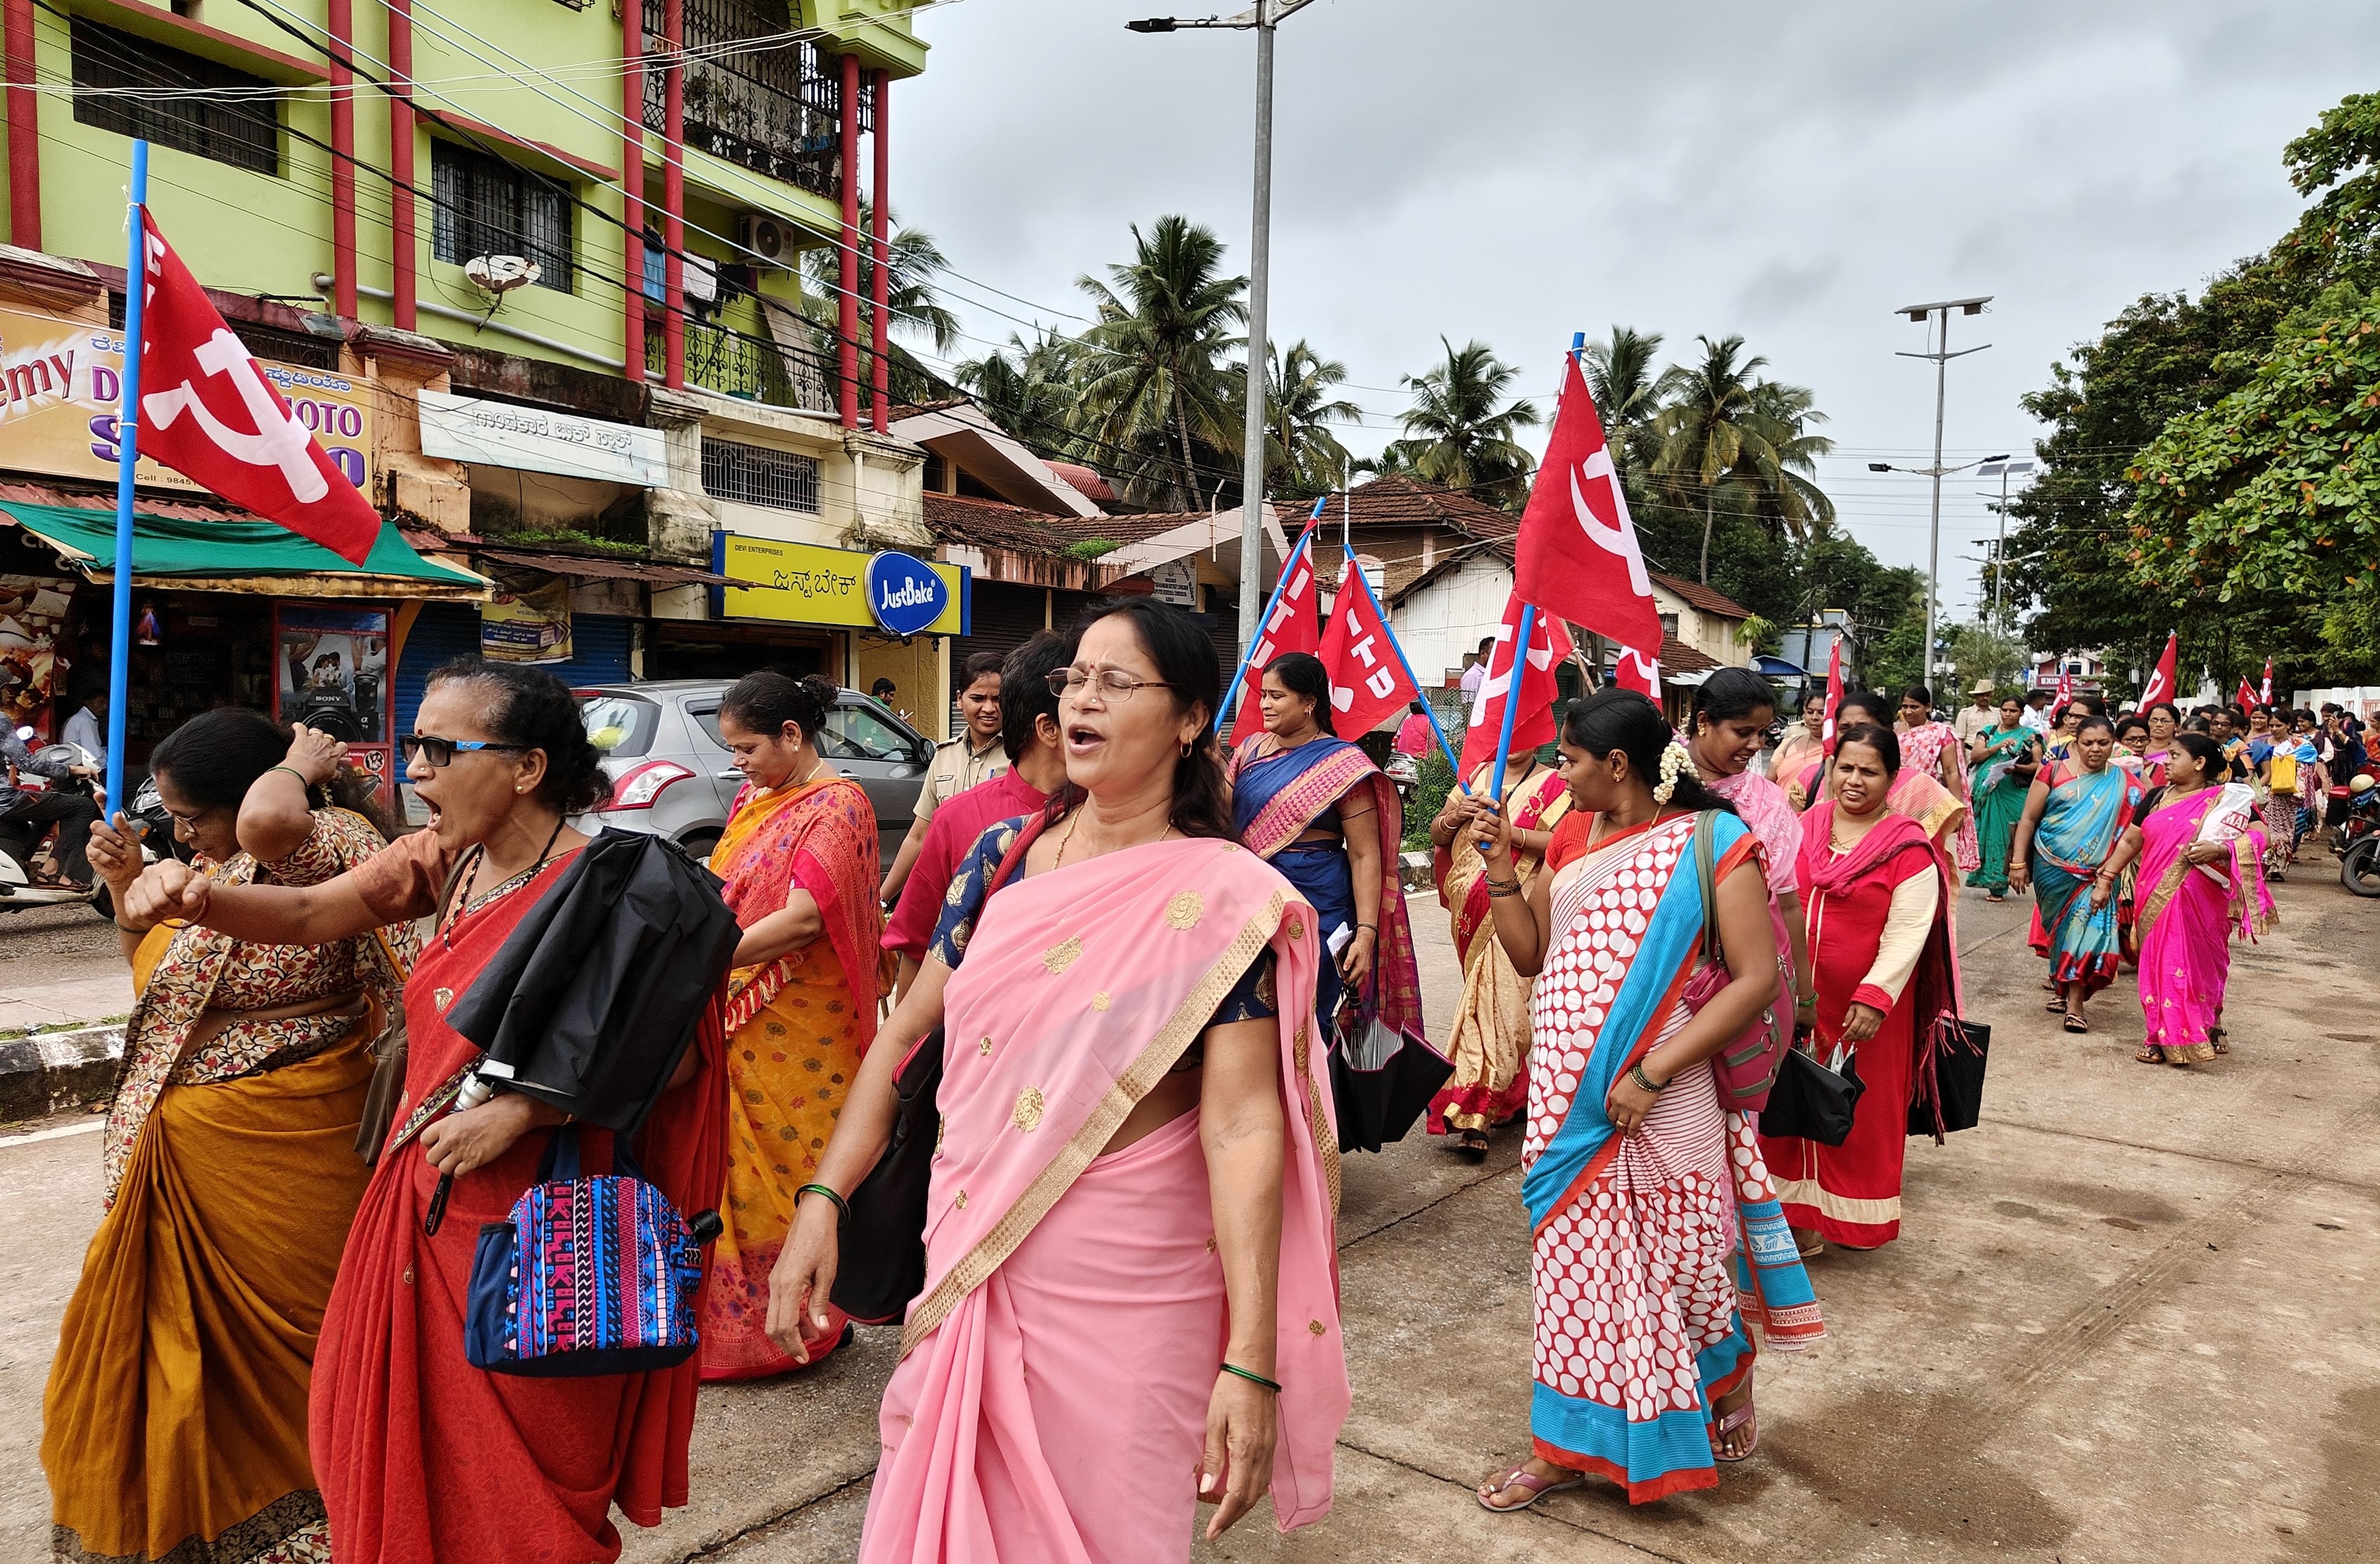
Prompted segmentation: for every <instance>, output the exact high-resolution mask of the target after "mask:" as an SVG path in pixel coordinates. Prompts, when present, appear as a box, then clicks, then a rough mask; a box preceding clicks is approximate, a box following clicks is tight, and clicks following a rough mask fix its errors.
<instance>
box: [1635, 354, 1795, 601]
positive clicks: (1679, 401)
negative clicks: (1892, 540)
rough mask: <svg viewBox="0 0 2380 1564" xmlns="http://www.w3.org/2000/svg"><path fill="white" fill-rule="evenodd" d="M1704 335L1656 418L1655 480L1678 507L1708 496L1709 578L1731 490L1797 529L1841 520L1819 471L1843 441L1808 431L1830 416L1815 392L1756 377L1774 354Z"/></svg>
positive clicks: (1735, 505)
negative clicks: (1749, 352)
mask: <svg viewBox="0 0 2380 1564" xmlns="http://www.w3.org/2000/svg"><path fill="white" fill-rule="evenodd" d="M1696 340H1697V341H1699V342H1700V343H1701V344H1702V348H1703V359H1702V362H1701V363H1699V364H1697V365H1695V366H1694V367H1692V368H1689V369H1687V370H1686V371H1685V372H1684V373H1683V374H1682V376H1681V378H1680V379H1679V381H1678V382H1677V384H1676V386H1675V389H1674V391H1673V393H1672V395H1671V396H1670V398H1669V400H1668V401H1667V403H1666V405H1665V406H1664V407H1663V408H1662V409H1661V411H1660V415H1659V417H1658V421H1657V422H1656V425H1655V428H1656V431H1657V433H1658V438H1659V446H1658V451H1657V452H1656V454H1655V456H1654V458H1653V481H1654V483H1655V484H1656V486H1658V487H1659V488H1660V489H1662V490H1663V491H1664V493H1665V495H1666V497H1667V498H1668V499H1669V501H1670V504H1671V505H1673V506H1677V507H1684V506H1685V505H1688V504H1692V503H1695V502H1698V508H1699V509H1700V510H1701V512H1702V519H1703V529H1702V548H1701V551H1700V564H1699V567H1698V569H1699V576H1700V580H1702V581H1703V583H1704V584H1705V585H1708V584H1709V583H1710V579H1711V538H1712V535H1713V533H1714V532H1716V531H1717V529H1718V519H1719V514H1720V510H1721V501H1722V499H1723V498H1724V499H1725V500H1726V502H1727V505H1726V508H1727V509H1729V510H1730V512H1741V513H1742V514H1744V515H1747V516H1751V517H1755V518H1756V519H1763V520H1765V521H1773V522H1774V523H1775V524H1776V525H1777V526H1778V528H1779V531H1781V532H1783V533H1785V534H1786V535H1789V536H1801V535H1805V534H1806V533H1808V532H1810V531H1811V529H1812V528H1813V527H1814V526H1815V525H1820V524H1823V522H1824V521H1826V520H1830V519H1832V517H1833V514H1834V507H1833V505H1832V504H1831V502H1829V501H1828V499H1827V497H1826V495H1824V494H1823V493H1821V492H1820V491H1819V489H1818V487H1817V485H1816V483H1815V481H1814V479H1813V475H1814V474H1815V470H1816V458H1818V457H1819V456H1822V455H1824V454H1825V453H1826V452H1828V451H1829V450H1831V449H1833V442H1831V441H1829V440H1827V439H1825V438H1824V437H1822V436H1819V435H1815V434H1809V433H1808V432H1807V426H1808V425H1810V424H1812V423H1817V422H1824V421H1825V416H1826V415H1824V414H1823V413H1820V412H1818V411H1817V410H1816V409H1815V400H1816V398H1815V396H1814V395H1813V394H1812V393H1811V392H1809V391H1807V390H1806V389H1803V387H1800V386H1791V385H1777V384H1775V383H1773V382H1769V381H1761V380H1755V378H1754V376H1755V374H1756V373H1757V372H1758V371H1760V370H1761V369H1763V368H1766V367H1767V362H1768V360H1767V359H1765V358H1762V357H1760V356H1759V355H1757V354H1755V355H1753V356H1751V357H1750V358H1746V357H1744V354H1743V337H1741V336H1725V337H1721V338H1719V339H1718V340H1717V341H1714V340H1712V339H1711V338H1710V337H1708V336H1704V337H1698V338H1697V339H1696Z"/></svg>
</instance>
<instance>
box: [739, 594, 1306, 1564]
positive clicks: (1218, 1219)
mask: <svg viewBox="0 0 2380 1564" xmlns="http://www.w3.org/2000/svg"><path fill="white" fill-rule="evenodd" d="M1051 678H1052V683H1053V687H1055V686H1056V685H1058V684H1059V683H1061V682H1062V684H1063V689H1062V698H1061V702H1060V707H1059V717H1060V726H1061V727H1062V729H1063V730H1064V734H1065V743H1066V756H1067V776H1068V786H1067V788H1065V789H1064V790H1063V791H1062V792H1061V793H1060V794H1059V795H1058V796H1057V797H1056V799H1055V800H1053V801H1052V803H1051V805H1050V810H1049V811H1048V812H1047V813H1042V814H1037V815H1034V816H1030V817H1028V818H1026V819H1023V820H1017V821H1009V822H1004V823H1002V824H1001V825H995V826H993V827H992V828H991V829H990V830H989V831H987V832H986V833H985V834H984V836H983V837H982V838H981V839H980V840H979V841H978V843H977V847H976V849H975V851H974V853H973V854H972V855H971V857H970V858H969V860H968V861H966V862H965V864H964V865H963V866H962V868H961V869H960V871H959V873H958V874H956V875H955V876H954V877H953V881H952V886H951V890H950V891H949V893H948V894H947V896H946V898H945V906H944V911H943V916H942V920H941V925H940V926H939V927H938V929H937V931H936V936H935V941H934V944H933V946H932V947H931V948H930V950H929V954H928V956H927V959H926V961H925V963H924V965H923V966H922V967H921V968H920V970H919V973H918V977H917V982H916V984H914V985H913V986H912V987H911V989H910V991H909V994H908V996H907V997H906V998H905V999H904V1000H903V1001H902V1004H901V1006H900V1008H898V1009H897V1010H895V1012H894V1013H893V1015H892V1018H891V1020H888V1021H887V1022H886V1023H885V1029H884V1031H883V1032H880V1034H879V1037H878V1042H877V1045H876V1047H875V1049H874V1050H873V1051H872V1052H870V1054H869V1055H868V1060H867V1062H866V1064H865V1065H863V1067H862V1069H861V1071H860V1075H859V1078H858V1080H857V1081H856V1084H855V1085H854V1088H853V1091H852V1094H851V1097H850V1099H849V1101H848V1102H846V1104H845V1105H844V1111H843V1116H842V1118H841V1119H840V1120H839V1121H838V1123H837V1125H836V1129H835V1133H834V1138H833V1140H832V1142H830V1143H829V1145H828V1147H827V1151H826V1155H825V1156H824V1158H823V1159H822V1160H821V1161H820V1166H819V1169H818V1182H817V1183H816V1184H813V1185H811V1186H808V1187H807V1189H806V1190H805V1191H804V1194H805V1196H806V1197H807V1198H805V1199H804V1200H803V1201H802V1203H801V1207H800V1212H799V1215H798V1216H797V1217H796V1219H795V1230H794V1233H793V1236H792V1238H791V1239H790V1240H788V1241H787V1243H786V1245H785V1249H784V1251H783V1255H782V1256H781V1258H780V1259H779V1262H778V1265H777V1268H776V1271H775V1274H774V1275H773V1277H772V1278H771V1302H770V1329H771V1334H772V1335H775V1336H777V1337H778V1338H779V1339H781V1340H783V1341H784V1342H785V1343H786V1344H787V1346H788V1349H789V1350H794V1351H795V1352H797V1353H798V1352H806V1351H807V1350H814V1349H815V1347H816V1346H817V1345H820V1344H821V1338H822V1337H823V1336H824V1334H825V1331H826V1328H827V1324H828V1321H829V1319H830V1315H829V1314H828V1312H827V1310H826V1308H825V1303H826V1299H827V1296H828V1293H829V1291H830V1289H832V1283H833V1277H834V1274H835V1270H836V1266H837V1262H838V1259H839V1254H840V1245H841V1238H840V1231H839V1227H840V1225H839V1221H838V1208H839V1207H841V1206H842V1205H843V1204H844V1197H846V1196H847V1195H848V1194H849V1193H850V1192H851V1191H853V1190H854V1189H856V1187H857V1186H858V1184H859V1182H860V1181H861V1179H864V1178H865V1177H866V1175H867V1174H868V1171H869V1169H870V1168H871V1167H873V1166H874V1165H875V1163H876V1161H877V1159H878V1158H879V1157H880V1155H882V1153H883V1148H884V1146H885V1144H886V1143H887V1138H888V1135H889V1133H890V1131H891V1129H892V1123H893V1119H894V1109H895V1102H894V1093H893V1089H892V1083H893V1080H894V1077H895V1075H896V1072H897V1066H898V1064H899V1062H900V1057H901V1056H902V1055H904V1054H905V1053H906V1052H907V1051H908V1049H909V1046H910V1045H911V1044H913V1043H914V1042H916V1041H917V1039H919V1038H922V1037H924V1036H925V1035H926V1034H927V1032H929V1030H930V1029H931V1028H933V1027H934V1026H936V1025H940V1026H941V1028H942V1031H943V1035H944V1038H945V1040H946V1041H945V1045H944V1049H943V1055H942V1057H943V1066H942V1069H943V1073H942V1077H941V1085H940V1088H939V1090H938V1092H937V1094H936V1105H937V1106H938V1107H939V1109H940V1113H941V1133H940V1136H939V1138H938V1140H937V1142H936V1149H935V1152H934V1155H933V1161H932V1172H931V1181H930V1186H929V1194H928V1199H927V1216H926V1226H925V1234H924V1238H925V1247H926V1278H925V1287H924V1290H923V1291H922V1292H921V1293H920V1294H919V1295H918V1296H917V1299H916V1300H915V1301H913V1302H912V1303H911V1304H910V1305H909V1309H908V1313H907V1318H906V1321H905V1324H904V1326H903V1329H902V1333H901V1350H902V1361H901V1363H900V1366H899V1367H898V1368H897V1369H896V1370H895V1371H894V1372H893V1375H892V1381H891V1383H890V1384H889V1385H888V1386H887V1387H885V1392H884V1404H883V1411H882V1416H881V1436H882V1440H883V1457H882V1460H881V1462H880V1465H879V1466H878V1469H877V1472H876V1481H875V1487H874V1490H873V1492H872V1494H871V1496H870V1497H869V1500H868V1521H867V1527H866V1530H865V1532H864V1533H863V1535H862V1537H861V1541H860V1552H859V1557H860V1559H861V1560H862V1564H938V1561H948V1564H1043V1561H1050V1564H1127V1561H1129V1564H1140V1561H1144V1560H1148V1561H1155V1560H1167V1559H1187V1558H1188V1557H1189V1553H1190V1546H1191V1539H1192V1526H1193V1518H1194V1516H1195V1515H1196V1507H1197V1504H1198V1503H1199V1502H1201V1501H1206V1502H1211V1503H1215V1504H1216V1505H1217V1506H1218V1508H1217V1510H1216V1513H1215V1515H1214V1517H1213V1519H1212V1521H1210V1522H1209V1523H1208V1526H1207V1528H1206V1534H1207V1535H1208V1536H1209V1537H1210V1538H1211V1537H1213V1536H1216V1535H1219V1534H1220V1533H1221V1532H1222V1531H1223V1530H1224V1529H1225V1528H1227V1527H1229V1526H1230V1525H1231V1524H1232V1523H1233V1521H1237V1520H1238V1519H1239V1518H1240V1516H1242V1515H1243V1514H1245V1512H1246V1511H1247V1509H1249V1508H1250V1507H1251V1506H1252V1505H1253V1504H1254V1503H1255V1502H1256V1500H1257V1497H1259V1496H1261V1495H1262V1494H1264V1493H1265V1492H1266V1491H1267V1490H1269V1491H1270V1493H1271V1495H1272V1499H1273V1507H1274V1510H1275V1513H1276V1517H1277V1519H1278V1521H1279V1522H1280V1524H1281V1529H1282V1530H1284V1531H1286V1530H1288V1529H1289V1528H1291V1527H1293V1526H1297V1525H1303V1524H1305V1523H1306V1522H1308V1521H1315V1520H1318V1519H1319V1518H1320V1517H1321V1516H1322V1515H1323V1514H1324V1513H1326V1512H1327V1511H1328V1510H1329V1509H1330V1484H1331V1458H1332V1448H1333V1446H1334V1444H1335V1442H1336V1440H1337V1437H1338V1433H1339V1428H1340V1425H1341V1424H1342V1423H1343V1422H1344V1420H1345V1417H1346V1412H1347V1404H1348V1388H1347V1372H1346V1362H1345V1356H1344V1352H1343V1350H1342V1342H1341V1338H1340V1333H1339V1308H1338V1273H1337V1266H1336V1259H1335V1250H1334V1247H1333V1230H1334V1226H1335V1222H1336V1213H1337V1204H1338V1188H1339V1171H1338V1160H1337V1145H1338V1141H1337V1131H1336V1127H1335V1126H1334V1124H1333V1123H1332V1120H1331V1117H1330V1086H1329V1082H1328V1080H1327V1076H1326V1064H1325V1059H1324V1051H1323V1049H1322V1047H1321V1046H1320V1045H1319V1040H1318V1039H1317V1038H1316V1037H1315V1035H1314V988H1315V981H1316V975H1317V971H1318V968H1317V961H1318V929H1317V927H1316V923H1317V919H1316V917H1315V914H1314V911H1313V909H1312V908H1311V907H1310V906H1308V905H1307V904H1306V903H1305V901H1304V900H1303V899H1302V898H1299V896H1298V895H1297V893H1296V892H1295V891H1294V890H1293V889H1292V888H1291V886H1290V885H1289V883H1288V882H1287V881H1286V880H1284V879H1282V878H1281V876H1280V875H1279V874H1277V873H1275V872H1274V871H1273V870H1272V869H1271V868H1270V867H1269V865H1268V864H1266V863H1265V862H1264V861H1262V860H1261V859H1259V858H1258V857H1257V856H1256V855H1255V854H1254V853H1251V852H1248V851H1246V850H1245V849H1242V848H1241V847H1240V846H1239V844H1238V843H1237V842H1235V841H1233V840H1232V839H1231V836H1232V825H1231V811H1230V806H1229V804H1228V802H1227V801H1226V800H1225V796H1224V792H1223V786H1222V772H1221V768H1220V762H1219V759H1218V757H1217V754H1216V751H1215V746H1214V739H1213V736H1212V734H1211V732H1210V730H1209V725H1210V723H1211V720H1212V714H1213V713H1214V711H1215V709H1216V706H1217V704H1218V702H1219V699H1220V683H1221V681H1220V678H1219V677H1218V670H1217V668H1216V666H1215V659H1214V654H1213V652H1212V650H1211V646H1210V643H1209V642H1208V641H1207V640H1206V639H1205V635H1204V632H1203V631H1201V630H1200V629H1198V628H1197V627H1196V625H1195V624H1194V623H1192V622H1191V621H1190V620H1189V618H1188V617H1187V616H1185V615H1183V614H1181V613H1180V612H1179V611H1178V610H1175V609H1172V608H1169V607H1166V606H1165V605H1161V604H1158V603H1156V602H1155V601H1154V600H1151V599H1146V598H1140V599H1127V600H1125V602H1124V603H1123V605H1119V606H1118V607H1116V608H1113V609H1111V610H1109V611H1108V612H1106V613H1105V614H1103V615H1101V616H1100V617H1097V618H1094V619H1093V620H1091V621H1090V622H1089V623H1088V624H1087V626H1086V627H1085V629H1084V630H1083V632H1082V637H1081V641H1080V642H1079V644H1078V645H1077V647H1076V648H1075V654H1074V657H1073V660H1072V666H1070V667H1068V668H1066V669H1064V670H1062V671H1061V672H1059V673H1057V674H1054V675H1052V676H1051ZM995 893H996V894H995ZM888 1044H889V1046H888ZM888 1240H899V1235H892V1234H875V1233H865V1234H857V1235H855V1238H854V1241H855V1242H862V1243H865V1242H875V1241H888ZM905 1241H911V1242H914V1241H915V1239H914V1238H909V1239H907V1240H905Z"/></svg>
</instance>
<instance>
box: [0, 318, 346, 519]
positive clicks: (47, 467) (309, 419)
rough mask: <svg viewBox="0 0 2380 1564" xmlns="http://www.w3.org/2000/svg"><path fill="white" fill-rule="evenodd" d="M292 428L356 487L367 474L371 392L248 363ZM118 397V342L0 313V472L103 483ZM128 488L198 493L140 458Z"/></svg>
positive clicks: (106, 334) (83, 328)
mask: <svg viewBox="0 0 2380 1564" xmlns="http://www.w3.org/2000/svg"><path fill="white" fill-rule="evenodd" d="M256 367H257V368H259V369H261V370H262V371H263V372H264V377H265V378H266V379H267V380H270V381H271V382H273V386H274V388H275V389H276V390H278V391H279V392H280V393H281V397H282V399H283V400H284V401H285V402H287V403H288V404H289V410H290V411H291V412H293V413H295V414H297V422H300V423H302V424H304V425H305V426H306V427H307V428H308V429H309V430H310V431H311V432H312V433H313V435H314V437H315V439H317V440H319V441H321V442H322V449H323V450H324V451H325V452H327V453H328V454H329V456H330V458H331V460H332V462H333V464H334V465H335V466H336V467H337V468H338V469H339V470H340V471H342V472H344V473H346V475H347V481H348V482H349V483H353V484H355V486H356V487H357V488H358V489H361V488H363V487H364V486H365V483H366V481H367V480H368V479H369V478H370V466H371V448H372V443H371V386H370V384H369V383H368V382H366V381H362V380H358V379H356V378H355V377H353V376H351V375H344V374H336V373H330V372H328V371H323V370H311V369H301V368H298V367H297V366H296V365H293V364H276V363H268V362H266V361H265V360H261V359H260V360H257V366H256ZM123 397H124V334H123V333H122V332H120V331H111V330H109V329H107V328H106V327H104V326H95V325H92V324H90V323H89V322H85V321H64V320H60V319H58V318H57V317H56V316H55V315H42V314H35V313H32V312H27V311H22V310H7V309H0V466H6V467H8V468H10V469H13V470H16V471H18V472H48V473H55V474H56V475H57V476H59V477H62V478H96V479H103V480H105V481H107V482H110V483H113V482H114V481H115V464H116V460H117V451H116V445H115V428H116V414H117V411H118V410H119V409H120V408H121V406H122V402H123ZM134 482H136V483H142V484H154V485H156V486H157V487H159V488H164V489H188V490H191V491H193V492H199V485H198V484H197V483H193V482H191V481H190V480H189V479H188V478H185V477H183V476H182V475H181V474H180V473H178V472H176V471H175V470H173V469H171V468H167V467H160V466H158V465H157V463H155V462H154V461H152V460H150V459H149V458H146V457H143V458H141V459H140V466H139V467H138V468H137V469H135V477H134Z"/></svg>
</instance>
